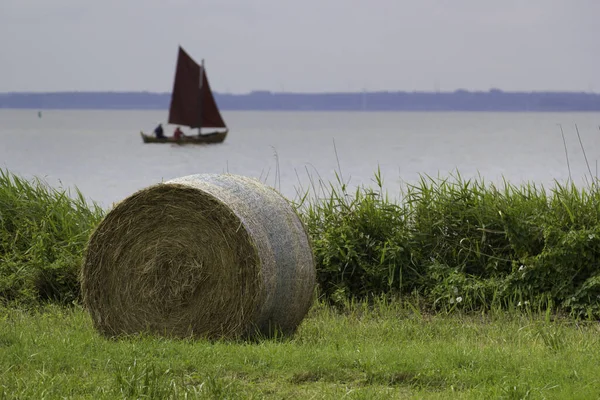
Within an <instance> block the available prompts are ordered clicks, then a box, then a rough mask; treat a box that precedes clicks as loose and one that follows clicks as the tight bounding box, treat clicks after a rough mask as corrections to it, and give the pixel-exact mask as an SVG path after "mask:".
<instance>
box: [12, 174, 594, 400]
mask: <svg viewBox="0 0 600 400" xmlns="http://www.w3.org/2000/svg"><path fill="white" fill-rule="evenodd" d="M0 172H1V173H0V299H1V303H2V306H1V308H0V319H1V322H0V348H1V351H0V398H156V399H158V398H161V399H162V398H369V399H370V398H507V399H518V398H570V399H572V398H595V397H598V395H599V394H600V382H599V378H598V376H599V374H598V372H600V371H599V369H600V367H599V365H600V363H599V362H598V361H600V357H599V356H600V350H599V349H600V347H599V346H598V331H599V329H600V325H599V324H598V321H597V318H598V316H599V313H600V302H599V301H598V299H599V296H600V275H599V274H598V272H599V269H598V255H599V254H600V223H599V222H600V220H599V216H600V208H599V206H598V204H599V203H598V202H599V200H600V192H599V191H598V190H597V187H596V186H595V185H594V184H592V185H590V186H589V187H586V188H580V187H575V186H574V185H564V186H561V185H558V184H557V185H556V187H554V188H551V189H544V188H541V187H536V186H535V185H525V186H519V187H516V186H513V185H511V184H509V183H508V182H506V183H505V185H504V186H503V187H496V186H494V185H490V184H487V183H486V182H485V181H484V180H483V179H480V180H464V179H462V178H461V177H460V175H455V176H451V177H448V178H443V179H440V178H431V177H427V176H424V177H423V178H422V180H421V182H420V183H419V184H417V185H413V186H408V187H406V188H405V191H404V193H403V197H402V201H401V202H399V203H396V202H392V201H390V200H389V199H388V198H387V196H386V194H385V193H384V192H383V191H382V189H381V187H382V185H381V176H380V174H379V173H376V174H375V181H376V182H377V183H378V184H377V185H375V187H374V188H359V189H357V190H356V191H353V192H349V191H348V190H347V188H346V186H345V185H344V182H343V180H341V179H340V180H339V181H338V182H334V183H324V182H322V181H318V180H317V181H315V182H313V186H312V188H311V189H310V191H307V194H306V196H305V197H304V198H302V199H300V201H299V202H298V203H296V204H295V206H296V208H297V210H298V213H299V215H300V216H301V218H302V219H303V221H304V222H305V224H306V227H307V230H308V232H309V235H310V237H311V240H312V242H313V250H314V254H315V260H316V262H317V272H318V283H319V285H318V290H317V292H316V293H315V305H314V306H313V308H312V309H311V311H310V312H309V315H308V316H307V317H306V318H305V320H304V321H303V323H302V325H301V326H300V328H299V330H298V332H297V333H296V334H295V335H293V336H292V337H279V338H275V339H269V340H259V341H252V342H250V341H248V342H242V341H237V342H231V341H230V342H226V341H216V342H214V341H213V342H210V341H202V340H200V341H191V340H169V339H164V338H154V337H149V336H144V335H140V336H135V337H128V338H122V339H119V340H114V339H107V338H104V337H102V336H101V335H99V334H98V333H97V332H95V331H94V329H93V327H92V324H91V321H90V319H89V316H88V315H87V313H86V310H85V309H84V308H83V307H82V305H81V302H80V299H81V293H80V291H79V280H78V279H79V268H80V265H81V261H82V257H83V254H84V251H85V244H86V242H87V238H88V237H89V235H90V233H91V232H92V230H93V229H94V227H95V226H96V225H97V224H98V222H99V221H100V219H101V218H102V216H103V215H104V213H105V211H103V210H102V209H100V208H99V207H97V206H96V205H94V204H93V203H89V202H87V201H86V200H85V198H84V196H83V195H82V194H81V193H79V192H75V194H74V195H73V194H72V193H70V192H68V191H66V190H63V189H54V188H50V187H48V186H47V185H46V184H44V182H42V181H39V180H33V181H28V180H25V179H22V178H20V177H18V176H15V175H14V174H11V173H10V172H8V171H0Z"/></svg>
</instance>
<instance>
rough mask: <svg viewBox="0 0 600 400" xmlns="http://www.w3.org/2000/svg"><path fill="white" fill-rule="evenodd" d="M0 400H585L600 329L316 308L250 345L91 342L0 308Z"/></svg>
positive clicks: (518, 319)
mask: <svg viewBox="0 0 600 400" xmlns="http://www.w3.org/2000/svg"><path fill="white" fill-rule="evenodd" d="M0 319H1V321H0V398H6V399H25V398H27V399H34V398H35V399H42V398H47V399H54V398H89V399H101V398H105V399H115V398H144V399H166V398H209V399H214V398H217V399H225V398H229V399H231V398H255V399H262V398H274V399H293V398H297V399H310V398H315V399H322V398H330V399H340V398H346V399H374V398H375V399H376V398H381V399H388V398H419V399H423V398H425V399H449V398H452V399H483V398H495V399H522V398H530V399H536V398H564V399H591V398H598V396H599V394H600V362H599V361H600V325H599V324H598V323H597V322H574V321H573V320H570V319H560V318H558V317H556V316H555V315H554V316H553V315H552V314H550V313H537V312H527V310H524V311H516V310H515V311H498V312H496V313H487V314H485V315H484V314H470V315H466V314H460V313H452V314H451V315H448V314H443V313H438V314H436V315H423V314H421V313H420V312H419V311H418V309H417V307H414V306H409V305H407V304H406V303H405V304H402V302H394V303H386V302H380V303H378V304H375V306H373V307H372V308H370V307H368V306H367V305H366V304H365V303H358V304H354V305H350V306H348V307H347V309H346V311H344V312H343V313H340V312H337V311H335V310H334V309H333V308H330V307H328V306H325V305H323V304H321V303H318V304H317V305H316V306H314V307H313V309H312V310H311V312H310V314H309V316H308V317H307V318H306V320H305V321H304V322H303V324H302V325H301V327H300V330H299V331H298V332H297V334H296V335H295V336H293V337H291V338H285V339H279V340H267V341H258V342H255V343H247V342H237V343H232V342H208V341H191V340H190V341H185V340H184V341H181V340H167V339H158V338H151V337H143V336H136V337H132V338H126V339H120V340H111V339H106V338H104V337H101V336H99V335H98V334H97V333H96V331H95V330H94V329H93V327H92V325H91V321H90V318H89V317H88V315H87V313H86V312H85V310H83V309H82V308H80V307H78V306H77V307H75V308H64V307H58V306H49V307H45V308H42V309H40V310H38V311H35V312H32V311H22V310H18V309H14V308H10V309H2V310H0Z"/></svg>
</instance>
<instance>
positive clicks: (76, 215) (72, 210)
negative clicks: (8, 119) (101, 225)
mask: <svg viewBox="0 0 600 400" xmlns="http://www.w3.org/2000/svg"><path fill="white" fill-rule="evenodd" d="M101 216H102V210H101V209H100V208H99V207H98V206H97V205H95V204H94V205H90V204H88V203H87V202H86V200H85V198H84V197H83V196H82V194H81V193H80V192H79V191H77V192H76V196H75V197H74V198H71V197H69V193H68V192H67V191H64V190H58V189H53V188H51V187H49V186H48V185H47V184H45V183H44V182H42V181H41V180H39V179H35V180H32V181H28V180H25V179H23V178H20V177H18V176H15V175H14V174H11V173H10V172H8V171H4V170H1V169H0V300H2V301H3V302H19V303H24V304H36V303H38V302H44V301H52V302H59V303H62V304H68V303H70V302H72V301H74V300H76V299H78V297H79V269H80V265H81V261H82V254H83V249H84V247H85V243H86V242H87V239H88V236H89V233H90V231H91V229H92V228H93V227H94V226H95V225H96V224H97V223H98V222H99V220H100V218H101Z"/></svg>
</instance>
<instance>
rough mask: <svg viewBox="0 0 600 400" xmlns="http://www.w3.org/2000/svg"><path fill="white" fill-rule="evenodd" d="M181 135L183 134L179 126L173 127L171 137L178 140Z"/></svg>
mask: <svg viewBox="0 0 600 400" xmlns="http://www.w3.org/2000/svg"><path fill="white" fill-rule="evenodd" d="M183 136H184V135H183V132H182V131H181V128H179V127H177V128H176V129H175V132H173V137H174V138H175V140H179V139H180V138H182V137H183Z"/></svg>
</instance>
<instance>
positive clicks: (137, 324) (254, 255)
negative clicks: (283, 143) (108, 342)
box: [81, 174, 316, 338]
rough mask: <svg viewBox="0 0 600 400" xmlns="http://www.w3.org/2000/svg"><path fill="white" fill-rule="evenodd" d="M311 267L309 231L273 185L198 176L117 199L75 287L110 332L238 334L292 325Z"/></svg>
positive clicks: (307, 290) (307, 299) (304, 307)
mask: <svg viewBox="0 0 600 400" xmlns="http://www.w3.org/2000/svg"><path fill="white" fill-rule="evenodd" d="M315 275H316V272H315V266H314V259H313V254H312V250H311V247H310V243H309V239H308V235H307V233H306V230H305V228H304V226H303V224H302V222H301V221H300V219H299V218H298V216H297V215H296V213H295V211H294V210H293V208H292V207H291V206H290V205H289V203H288V202H287V201H286V200H285V199H284V198H283V197H282V196H281V195H280V194H279V193H278V192H276V191H275V190H274V189H272V188H270V187H268V186H265V185H263V184H262V183H260V182H259V181H257V180H255V179H250V178H246V177H242V176H237V175H229V174H225V175H216V174H201V175H191V176H186V177H183V178H178V179H174V180H171V181H168V182H165V183H161V184H158V185H154V186H151V187H149V188H146V189H143V190H140V191H138V192H136V193H134V194H133V195H131V196H130V197H128V198H126V199H125V200H123V201H121V202H120V203H119V204H117V205H116V206H115V207H114V208H113V209H112V210H111V211H110V212H109V213H108V214H107V215H106V216H105V218H104V219H103V220H102V222H101V223H100V224H99V226H98V227H97V229H96V230H95V231H94V233H93V234H92V236H91V238H90V241H89V243H88V246H87V249H86V256H85V261H84V265H83V268H82V279H81V285H82V293H83V300H84V304H85V305H86V307H87V308H88V310H89V311H90V314H91V317H92V320H93V323H94V326H95V327H96V328H97V329H98V330H99V331H100V332H101V333H103V334H105V335H107V336H111V337H113V336H119V335H127V334H135V333H140V332H148V333H153V334H158V335H163V336H169V337H190V336H191V337H208V338H240V337H252V336H256V335H264V336H271V335H273V334H274V333H275V332H279V333H283V334H285V335H287V334H291V333H293V332H294V331H295V330H296V328H297V326H298V325H299V324H300V322H301V321H302V319H303V318H304V316H305V315H306V312H307V311H308V309H309V307H310V305H311V303H312V299H313V292H314V287H315Z"/></svg>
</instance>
